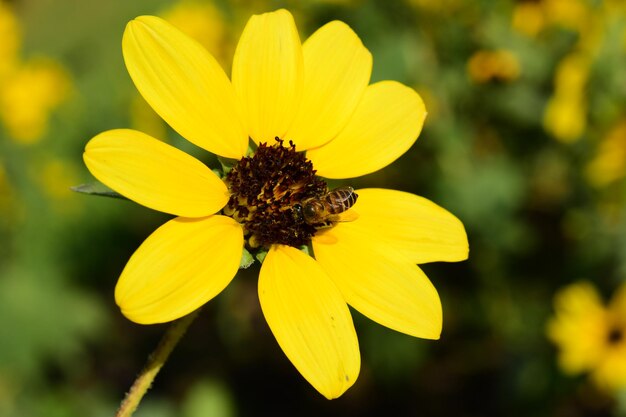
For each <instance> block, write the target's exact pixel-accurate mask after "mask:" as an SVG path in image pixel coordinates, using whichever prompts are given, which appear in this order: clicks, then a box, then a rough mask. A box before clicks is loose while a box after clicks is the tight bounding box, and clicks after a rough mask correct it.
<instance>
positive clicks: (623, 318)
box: [547, 282, 626, 390]
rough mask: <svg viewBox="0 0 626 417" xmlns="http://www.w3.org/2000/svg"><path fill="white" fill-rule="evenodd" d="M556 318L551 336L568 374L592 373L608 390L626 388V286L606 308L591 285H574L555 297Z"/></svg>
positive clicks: (549, 326)
mask: <svg viewBox="0 0 626 417" xmlns="http://www.w3.org/2000/svg"><path fill="white" fill-rule="evenodd" d="M554 307H555V310H556V315H555V317H553V318H552V319H551V320H550V321H549V322H548V328H547V331H548V337H549V338H550V339H551V340H552V341H553V342H554V343H555V344H556V345H557V346H558V347H559V350H560V352H559V365H560V367H561V369H563V371H564V372H565V373H568V374H578V373H582V372H590V373H591V377H592V379H593V381H594V382H595V383H596V385H597V386H598V387H600V388H602V389H605V390H617V389H620V388H624V387H625V386H626V284H622V286H621V287H620V288H619V290H618V291H617V293H616V294H615V295H614V296H613V299H612V300H611V303H610V304H609V305H608V306H604V305H603V303H602V300H601V299H600V296H599V295H598V293H597V291H596V289H595V288H594V287H593V285H591V284H590V283H588V282H580V283H576V284H572V285H570V286H568V287H566V288H564V289H562V290H561V291H559V293H558V294H557V295H556V297H555V300H554Z"/></svg>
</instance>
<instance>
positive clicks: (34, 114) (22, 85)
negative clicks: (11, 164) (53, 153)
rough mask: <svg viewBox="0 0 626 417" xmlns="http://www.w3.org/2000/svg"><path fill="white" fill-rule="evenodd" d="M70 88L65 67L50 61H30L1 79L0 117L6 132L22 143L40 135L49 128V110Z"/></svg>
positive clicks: (61, 99)
mask: <svg viewBox="0 0 626 417" xmlns="http://www.w3.org/2000/svg"><path fill="white" fill-rule="evenodd" d="M69 91H70V82H69V77H68V75H67V73H66V72H65V70H64V69H63V68H62V67H61V66H60V65H59V64H57V63H56V62H54V61H51V60H44V59H38V60H32V61H30V62H27V63H26V64H23V65H21V66H20V67H19V68H18V69H17V70H16V71H14V72H12V73H11V74H10V75H8V76H7V77H6V78H5V80H3V84H2V89H1V90H0V117H1V118H2V121H3V122H4V125H5V126H6V128H7V130H8V131H9V134H10V135H11V136H12V137H13V138H14V139H16V140H18V141H20V142H22V143H32V142H35V141H36V140H38V139H39V138H41V136H42V135H43V134H44V132H45V130H46V129H47V127H48V118H49V114H50V111H51V110H53V109H54V108H56V107H57V106H58V105H59V104H61V103H62V102H63V101H64V100H65V99H66V98H67V96H68V94H69Z"/></svg>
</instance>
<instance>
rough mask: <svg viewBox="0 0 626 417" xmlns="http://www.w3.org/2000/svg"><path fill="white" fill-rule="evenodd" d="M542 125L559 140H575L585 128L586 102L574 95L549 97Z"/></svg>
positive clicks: (568, 141) (567, 141)
mask: <svg viewBox="0 0 626 417" xmlns="http://www.w3.org/2000/svg"><path fill="white" fill-rule="evenodd" d="M543 126H544V128H545V129H546V131H548V132H549V133H551V134H552V135H553V136H554V137H555V138H557V139H558V140H560V141H561V142H566V143H571V142H574V141H576V140H577V139H579V138H580V137H581V136H582V134H583V133H584V132H585V129H586V128H587V104H586V102H585V101H583V99H582V98H581V97H578V96H575V95H572V96H569V95H567V94H562V95H557V96H554V97H551V98H550V99H549V100H548V104H547V106H546V110H545V113H544V116H543Z"/></svg>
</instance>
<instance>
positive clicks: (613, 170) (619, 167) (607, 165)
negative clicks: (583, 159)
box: [586, 120, 626, 187]
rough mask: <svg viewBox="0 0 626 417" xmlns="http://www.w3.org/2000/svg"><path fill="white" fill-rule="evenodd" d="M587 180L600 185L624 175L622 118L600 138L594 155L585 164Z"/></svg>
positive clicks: (625, 158)
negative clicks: (604, 136)
mask: <svg viewBox="0 0 626 417" xmlns="http://www.w3.org/2000/svg"><path fill="white" fill-rule="evenodd" d="M586 175H587V179H588V181H589V182H590V183H591V184H592V185H594V186H596V187H602V186H605V185H608V184H610V183H611V182H613V181H616V180H619V179H621V178H624V176H625V175H626V120H622V121H621V122H620V123H618V124H617V125H616V126H615V127H613V129H611V130H610V131H609V133H608V134H607V136H606V138H604V139H603V140H602V142H601V143H600V146H598V150H597V152H596V155H595V156H594V158H593V159H592V160H591V162H590V163H589V164H588V165H587V168H586Z"/></svg>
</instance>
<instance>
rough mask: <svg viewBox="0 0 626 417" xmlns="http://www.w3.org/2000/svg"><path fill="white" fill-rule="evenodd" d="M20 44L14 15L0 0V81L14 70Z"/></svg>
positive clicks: (17, 25)
mask: <svg viewBox="0 0 626 417" xmlns="http://www.w3.org/2000/svg"><path fill="white" fill-rule="evenodd" d="M20 42H21V35H20V28H19V24H18V22H17V19H16V17H15V14H14V13H13V10H12V8H11V7H10V6H9V5H8V4H7V3H5V2H4V1H2V0H0V80H1V79H2V78H3V77H5V76H6V74H8V73H9V72H10V71H11V70H13V68H15V66H16V64H17V61H18V51H19V48H20Z"/></svg>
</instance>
